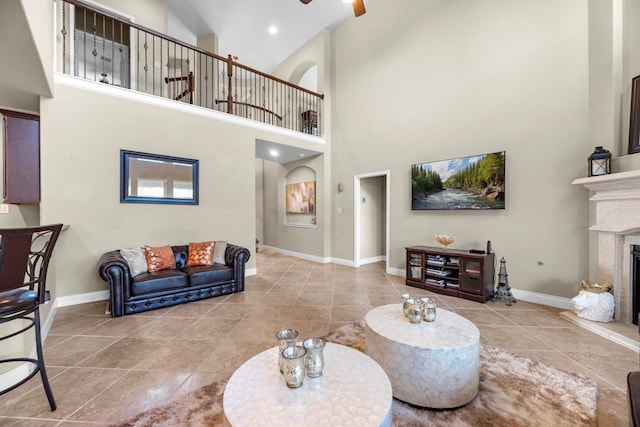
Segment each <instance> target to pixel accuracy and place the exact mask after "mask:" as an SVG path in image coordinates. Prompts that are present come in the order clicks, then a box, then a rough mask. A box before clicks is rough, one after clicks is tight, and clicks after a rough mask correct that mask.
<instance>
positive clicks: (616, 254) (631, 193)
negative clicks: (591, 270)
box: [573, 171, 640, 323]
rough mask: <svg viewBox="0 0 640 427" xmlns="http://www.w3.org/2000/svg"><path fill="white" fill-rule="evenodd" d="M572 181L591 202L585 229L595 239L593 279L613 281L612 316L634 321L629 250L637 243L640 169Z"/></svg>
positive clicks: (639, 223)
mask: <svg viewBox="0 0 640 427" xmlns="http://www.w3.org/2000/svg"><path fill="white" fill-rule="evenodd" d="M573 184H574V185H583V186H584V187H586V188H587V189H589V190H590V191H591V193H590V197H589V201H591V202H593V203H594V204H595V216H594V218H595V219H594V224H593V225H591V226H590V227H589V230H590V231H591V232H594V233H597V238H598V244H597V247H598V277H597V281H598V282H599V283H603V282H609V283H612V284H613V296H614V300H615V305H616V306H615V314H614V319H615V321H616V322H622V323H632V322H633V321H635V322H633V323H637V314H636V316H634V315H633V312H634V308H633V299H634V296H633V289H632V286H633V282H634V277H633V276H634V274H633V263H634V262H636V261H634V257H633V255H632V252H633V248H634V246H640V171H630V172H619V173H613V174H609V175H601V176H592V177H588V178H580V179H576V180H575V181H573ZM636 274H640V272H637V273H636ZM635 310H638V307H637V306H636V309H635Z"/></svg>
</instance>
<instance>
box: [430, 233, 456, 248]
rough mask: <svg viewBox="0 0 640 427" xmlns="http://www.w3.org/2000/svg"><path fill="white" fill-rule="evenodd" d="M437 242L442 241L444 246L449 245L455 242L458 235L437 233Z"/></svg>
mask: <svg viewBox="0 0 640 427" xmlns="http://www.w3.org/2000/svg"><path fill="white" fill-rule="evenodd" d="M435 237H436V242H438V243H440V244H441V245H442V246H443V247H445V248H446V247H447V246H449V245H450V244H452V243H453V242H455V240H456V238H457V237H458V236H450V235H448V234H436V236H435Z"/></svg>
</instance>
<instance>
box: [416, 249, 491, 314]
mask: <svg viewBox="0 0 640 427" xmlns="http://www.w3.org/2000/svg"><path fill="white" fill-rule="evenodd" d="M406 250H407V276H406V277H407V280H406V284H407V286H413V287H416V288H421V289H426V290H429V291H432V292H437V293H439V294H444V295H450V296H455V297H460V298H466V299H470V300H473V301H478V302H487V301H488V300H489V299H491V298H492V297H493V290H494V275H495V255H494V254H474V253H471V252H469V251H465V250H458V249H445V248H437V247H431V246H411V247H408V248H406Z"/></svg>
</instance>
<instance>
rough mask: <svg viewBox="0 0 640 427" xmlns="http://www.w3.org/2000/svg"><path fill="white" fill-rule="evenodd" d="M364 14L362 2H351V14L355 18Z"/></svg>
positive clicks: (354, 0)
mask: <svg viewBox="0 0 640 427" xmlns="http://www.w3.org/2000/svg"><path fill="white" fill-rule="evenodd" d="M300 1H302V0H300ZM365 12H366V10H365V8H364V0H353V13H355V14H356V18H357V17H358V16H362V15H364V13H365Z"/></svg>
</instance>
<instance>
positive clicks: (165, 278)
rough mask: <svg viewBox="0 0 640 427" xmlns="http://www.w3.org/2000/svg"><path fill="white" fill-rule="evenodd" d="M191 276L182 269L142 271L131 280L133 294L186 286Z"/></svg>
mask: <svg viewBox="0 0 640 427" xmlns="http://www.w3.org/2000/svg"><path fill="white" fill-rule="evenodd" d="M188 285H189V278H188V277H187V275H186V274H185V273H183V272H182V271H176V270H162V271H157V272H155V273H142V274H139V275H137V276H136V277H134V278H133V280H132V281H131V295H133V296H140V295H145V294H149V293H154V292H161V291H166V290H169V289H180V288H186V287H187V286H188Z"/></svg>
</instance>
